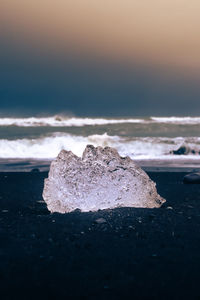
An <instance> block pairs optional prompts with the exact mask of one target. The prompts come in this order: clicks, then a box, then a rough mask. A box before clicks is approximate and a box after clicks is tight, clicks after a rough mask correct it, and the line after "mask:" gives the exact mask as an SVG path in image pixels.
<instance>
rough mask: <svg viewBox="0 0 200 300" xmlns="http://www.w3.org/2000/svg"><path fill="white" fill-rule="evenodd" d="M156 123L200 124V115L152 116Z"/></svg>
mask: <svg viewBox="0 0 200 300" xmlns="http://www.w3.org/2000/svg"><path fill="white" fill-rule="evenodd" d="M151 120H152V121H154V122H156V123H167V124H177V125H178V124H180V125H195V124H200V117H151Z"/></svg>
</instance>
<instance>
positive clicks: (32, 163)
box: [0, 157, 200, 173]
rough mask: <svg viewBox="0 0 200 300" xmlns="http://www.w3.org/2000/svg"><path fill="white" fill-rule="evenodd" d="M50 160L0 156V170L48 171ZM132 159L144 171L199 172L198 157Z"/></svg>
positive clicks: (199, 163) (199, 160) (199, 162)
mask: <svg viewBox="0 0 200 300" xmlns="http://www.w3.org/2000/svg"><path fill="white" fill-rule="evenodd" d="M52 160H53V159H52ZM52 160H50V159H48V160H45V159H13V158H11V159H4V158H0V172H5V173H6V172H16V173H18V172H30V171H31V170H32V169H39V171H41V172H48V171H49V167H50V164H51V162H52ZM133 160H134V159H133ZM134 161H135V163H136V164H138V165H139V166H140V167H141V168H142V169H143V170H144V171H146V172H200V159H197V158H195V159H187V158H184V157H179V159H174V160H173V159H167V160H166V159H146V160H134Z"/></svg>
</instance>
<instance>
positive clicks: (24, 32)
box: [0, 0, 200, 71]
mask: <svg viewBox="0 0 200 300" xmlns="http://www.w3.org/2000/svg"><path fill="white" fill-rule="evenodd" d="M199 13H200V1H199V0H189V1H188V0H56V1H53V0H42V1H41V0H29V1H27V0H1V2H0V20H1V21H0V33H4V34H5V32H9V33H13V35H14V36H15V38H18V37H20V38H23V39H24V40H25V41H26V40H27V41H28V40H33V41H37V42H39V43H40V44H43V45H46V46H47V47H50V48H52V49H55V50H56V51H58V52H59V51H60V50H61V51H66V53H67V51H68V50H69V49H74V50H77V51H80V52H81V51H82V52H84V53H88V54H93V55H102V56H105V57H108V58H109V57H110V58H111V57H112V58H114V59H117V60H122V61H124V60H126V61H129V62H138V61H139V62H144V63H154V64H158V65H170V66H172V67H174V68H177V69H186V70H191V71H194V70H198V71H199V70H200V32H199V31H200V17H199Z"/></svg>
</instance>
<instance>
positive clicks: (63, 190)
mask: <svg viewBox="0 0 200 300" xmlns="http://www.w3.org/2000/svg"><path fill="white" fill-rule="evenodd" d="M43 198H44V200H45V202H46V203H47V207H48V209H49V210H50V211H51V212H59V213H66V212H71V211H73V210H75V209H80V210H81V211H83V212H86V211H96V210H98V209H107V208H110V209H111V208H116V207H147V208H154V207H160V206H161V205H162V204H163V203H164V202H165V200H164V199H163V198H161V197H160V196H159V195H158V193H157V190H156V184H155V183H154V182H153V181H152V180H151V179H150V178H149V176H148V175H147V174H146V173H145V172H144V171H143V170H142V169H141V168H140V167H138V166H137V165H136V164H135V163H134V161H133V160H132V159H130V158H129V157H125V158H124V157H120V155H119V154H118V152H117V150H115V149H114V148H110V147H106V148H102V147H94V146H92V145H87V146H86V148H85V151H84V152H83V155H82V158H80V157H78V156H76V155H74V154H73V153H72V152H71V151H65V150H62V151H61V152H60V154H59V155H58V157H57V158H56V159H55V160H54V161H53V162H52V163H51V167H50V171H49V177H48V178H47V179H45V184H44V190H43Z"/></svg>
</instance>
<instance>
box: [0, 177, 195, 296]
mask: <svg viewBox="0 0 200 300" xmlns="http://www.w3.org/2000/svg"><path fill="white" fill-rule="evenodd" d="M149 175H150V177H151V178H152V179H153V180H154V181H155V182H156V183H157V188H158V192H159V193H160V195H161V196H163V197H164V198H166V200H167V202H166V203H165V204H164V205H163V206H162V208H160V209H134V208H121V209H115V210H106V211H99V212H96V213H80V212H78V211H77V212H74V213H70V214H65V215H61V214H50V213H49V212H48V210H47V208H46V205H45V204H44V203H43V202H41V201H42V190H43V180H44V178H45V177H47V173H0V286H1V288H0V299H2V300H4V299H75V298H76V299H200V288H199V280H200V193H199V190H200V185H185V184H183V183H182V179H183V176H184V175H185V173H177V172H174V173H170V172H167V173H164V172H160V173H156V172H152V173H149ZM98 218H104V219H105V220H106V222H105V223H102V224H97V223H96V222H95V220H96V219H98Z"/></svg>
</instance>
